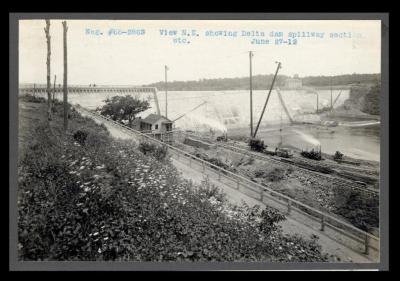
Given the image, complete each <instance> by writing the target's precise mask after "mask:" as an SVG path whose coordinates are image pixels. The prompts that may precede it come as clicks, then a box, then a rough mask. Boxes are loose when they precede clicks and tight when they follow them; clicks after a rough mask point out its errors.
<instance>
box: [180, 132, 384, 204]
mask: <svg viewBox="0 0 400 281" xmlns="http://www.w3.org/2000/svg"><path fill="white" fill-rule="evenodd" d="M182 133H183V134H186V135H188V136H191V137H197V138H199V139H201V140H205V141H208V142H212V143H214V144H216V145H217V146H219V147H222V148H225V149H228V150H230V151H233V152H236V153H239V154H244V155H247V156H251V157H253V158H256V159H258V160H261V161H269V162H271V161H272V162H274V163H276V164H278V165H280V166H281V167H285V168H288V167H291V168H293V167H295V168H296V169H298V170H300V171H302V172H304V173H305V174H307V175H308V176H309V177H311V178H314V179H316V180H317V181H318V180H324V181H328V182H329V183H330V184H331V185H332V186H337V187H342V188H351V189H354V190H358V191H361V192H362V193H364V194H368V195H371V196H379V190H376V189H372V188H368V187H365V186H364V185H363V184H358V183H356V182H354V181H351V180H346V179H338V178H335V177H332V176H331V175H327V174H322V173H319V172H317V171H313V170H310V169H307V168H304V167H301V166H299V162H300V164H301V163H304V164H308V165H311V166H313V165H315V162H312V160H305V159H300V158H296V161H298V160H299V159H300V160H299V161H298V163H294V162H291V160H287V159H286V158H280V157H279V158H276V157H274V156H269V155H261V154H260V153H257V152H252V151H250V150H249V149H248V148H247V147H243V146H242V147H240V146H238V145H232V144H224V143H221V142H214V141H212V140H210V139H208V138H205V137H201V136H197V135H194V134H190V133H187V132H182ZM320 164H321V163H318V165H320ZM321 166H322V167H325V168H327V169H332V167H331V166H329V164H322V165H321Z"/></svg>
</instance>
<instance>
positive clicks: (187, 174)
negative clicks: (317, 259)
mask: <svg viewBox="0 0 400 281" xmlns="http://www.w3.org/2000/svg"><path fill="white" fill-rule="evenodd" d="M77 110H78V111H79V112H80V113H81V114H82V115H84V116H88V117H91V118H93V120H95V121H96V122H98V123H103V124H104V125H105V126H106V127H107V129H108V130H109V131H110V133H111V135H112V136H113V137H114V138H120V139H133V140H137V138H135V136H134V135H132V134H129V133H128V132H126V131H124V130H122V129H121V128H119V127H117V126H116V125H113V124H111V123H109V122H105V121H104V120H103V119H100V118H96V117H93V116H91V115H88V114H86V113H85V112H84V111H82V110H79V109H77ZM172 156H173V158H172V163H173V165H174V166H175V167H176V168H177V169H178V171H179V172H180V173H181V174H182V177H184V178H186V179H189V180H192V181H193V182H194V183H201V182H202V181H203V180H204V173H203V172H202V170H201V169H202V168H201V166H197V167H196V164H195V163H194V164H193V165H192V167H190V166H189V165H188V163H185V162H184V161H183V159H182V157H181V158H180V159H179V160H178V159H177V158H175V157H174V155H172ZM209 180H210V182H211V183H212V184H214V185H216V186H218V187H219V188H221V189H222V190H223V191H224V192H225V193H226V194H227V198H228V199H229V200H230V202H232V203H234V204H240V202H241V201H242V200H243V201H245V202H246V203H247V204H248V205H250V206H253V205H256V204H258V205H267V204H268V205H269V206H272V207H275V206H277V203H276V202H274V201H273V200H268V199H267V198H266V199H264V201H263V203H261V202H260V201H259V200H256V199H254V198H252V197H251V196H252V194H251V193H252V192H251V191H249V190H247V189H245V188H241V189H240V191H239V190H237V189H235V188H233V187H232V183H230V184H229V183H228V182H227V181H226V180H222V181H218V179H216V178H215V177H212V176H211V175H210V176H209ZM246 193H247V194H248V195H246ZM292 213H294V212H292ZM293 217H296V215H293ZM297 217H298V216H297ZM310 221H311V220H310ZM310 224H312V222H310ZM314 224H315V222H314ZM281 225H282V229H283V231H284V232H285V233H287V234H298V235H301V236H303V237H305V238H310V236H311V235H312V234H314V235H317V236H318V237H319V244H320V245H321V246H322V249H323V251H324V252H325V253H329V255H331V259H332V261H336V262H356V263H371V262H377V260H378V258H377V257H367V256H365V255H361V254H359V253H357V252H355V251H353V250H352V249H350V248H348V247H346V246H344V245H343V244H341V243H339V242H337V241H335V240H333V239H332V238H331V237H328V236H327V235H326V234H325V233H324V232H321V231H317V230H315V229H313V228H311V227H309V226H307V225H305V224H303V223H300V222H299V221H298V220H294V219H293V218H292V217H289V216H287V220H286V221H284V222H282V223H281ZM326 231H327V230H326ZM341 239H343V237H341ZM371 258H372V259H373V260H371Z"/></svg>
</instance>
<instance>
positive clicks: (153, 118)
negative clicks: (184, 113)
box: [142, 114, 172, 124]
mask: <svg viewBox="0 0 400 281" xmlns="http://www.w3.org/2000/svg"><path fill="white" fill-rule="evenodd" d="M160 119H164V120H165V121H166V122H168V123H172V121H171V120H169V119H168V118H166V117H164V116H162V115H158V114H150V115H149V116H147V117H146V118H144V119H142V122H144V123H148V124H154V123H156V122H157V121H158V120H160Z"/></svg>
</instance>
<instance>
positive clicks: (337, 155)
mask: <svg viewBox="0 0 400 281" xmlns="http://www.w3.org/2000/svg"><path fill="white" fill-rule="evenodd" d="M343 156H344V155H343V153H341V152H340V151H336V152H335V155H333V159H334V160H343Z"/></svg>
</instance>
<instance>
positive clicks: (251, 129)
mask: <svg viewBox="0 0 400 281" xmlns="http://www.w3.org/2000/svg"><path fill="white" fill-rule="evenodd" d="M252 57H253V52H252V51H249V59H250V137H253V73H252Z"/></svg>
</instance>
